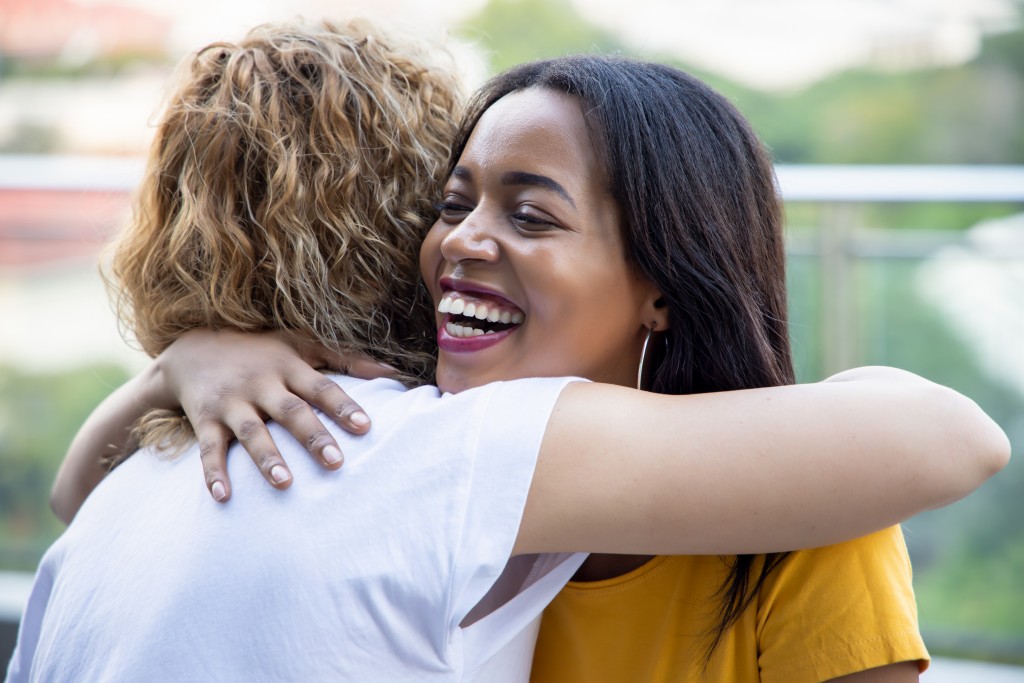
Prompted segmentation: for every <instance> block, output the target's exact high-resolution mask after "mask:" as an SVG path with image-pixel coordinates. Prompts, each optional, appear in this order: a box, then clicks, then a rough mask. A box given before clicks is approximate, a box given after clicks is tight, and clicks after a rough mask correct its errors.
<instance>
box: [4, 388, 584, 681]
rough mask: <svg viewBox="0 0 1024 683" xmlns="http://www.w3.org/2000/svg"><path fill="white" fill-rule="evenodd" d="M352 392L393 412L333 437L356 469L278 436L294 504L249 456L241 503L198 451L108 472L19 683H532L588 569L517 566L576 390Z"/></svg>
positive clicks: (65, 552) (45, 594) (19, 659)
mask: <svg viewBox="0 0 1024 683" xmlns="http://www.w3.org/2000/svg"><path fill="white" fill-rule="evenodd" d="M335 379H336V380H337V381H338V382H339V383H340V384H341V385H342V386H343V387H344V388H345V390H346V391H347V392H348V393H349V394H350V395H351V396H352V397H353V398H354V399H355V400H356V401H357V402H359V403H360V404H361V405H362V406H363V407H364V408H365V409H366V411H367V413H368V414H369V415H370V416H371V417H372V419H373V428H372V429H371V430H370V432H369V433H368V434H366V435H364V436H359V437H353V436H351V435H348V434H346V433H344V432H342V431H340V430H339V429H335V428H332V433H333V434H334V436H335V438H337V439H338V442H339V443H340V445H341V447H342V450H343V452H344V453H345V465H344V467H342V468H341V469H340V470H338V471H333V472H332V471H327V470H325V469H323V468H321V467H320V465H319V464H317V463H316V462H314V461H313V459H312V457H310V456H309V455H308V453H306V452H305V451H304V449H303V448H302V447H301V446H300V445H299V444H298V443H297V442H296V441H295V440H294V439H293V438H292V437H290V436H289V435H288V434H287V433H286V432H285V431H284V430H283V429H282V428H281V427H280V426H278V425H274V424H271V425H270V430H271V433H272V435H273V436H274V439H275V441H276V442H277V444H278V445H279V447H280V449H281V452H282V455H284V457H285V459H286V460H287V462H288V464H289V467H290V468H291V470H292V472H293V475H294V483H293V485H292V487H291V488H290V489H288V490H286V491H275V490H274V489H272V488H271V487H270V486H269V485H268V484H267V483H266V482H265V481H263V479H262V477H261V475H260V473H259V472H258V470H257V469H256V468H255V467H254V466H253V464H252V462H250V460H249V457H248V456H247V455H246V454H245V453H244V452H242V450H241V448H240V447H238V446H237V445H235V446H234V447H232V449H231V451H230V453H229V464H228V468H229V473H230V476H231V481H232V498H231V500H230V501H229V502H228V503H226V504H223V505H222V504H218V503H215V502H214V501H213V500H212V499H211V498H210V496H209V494H208V493H207V491H206V488H205V487H204V486H203V482H202V475H201V471H200V469H201V468H200V461H199V458H198V456H197V449H196V448H195V447H193V448H192V449H190V450H189V451H187V452H186V453H185V454H183V455H182V456H181V457H179V458H177V459H171V460H168V459H161V458H159V457H157V456H156V455H154V454H152V453H148V452H141V453H138V454H136V455H134V456H133V457H131V458H129V459H128V461H127V462H125V463H124V464H122V465H121V466H120V467H119V468H118V469H117V470H115V471H114V472H113V473H112V474H111V475H110V476H109V477H107V478H106V479H105V480H104V481H103V483H102V484H100V486H99V487H98V488H97V489H96V490H95V491H94V492H93V494H92V495H91V496H90V497H89V499H88V500H86V502H85V504H84V505H83V506H82V509H81V510H80V511H79V513H78V515H77V516H76V517H75V520H74V522H73V523H72V524H71V526H70V527H69V528H68V529H67V531H66V532H65V533H64V535H63V536H61V538H60V539H58V540H57V541H56V542H55V543H54V545H53V546H52V547H51V548H50V549H49V550H48V551H47V553H46V555H45V556H44V557H43V560H42V562H41V564H40V568H39V571H38V573H37V575H36V581H35V585H34V587H33V590H32V593H31V596H30V598H29V603H28V606H27V608H26V611H25V614H24V616H23V619H22V625H21V631H20V634H19V638H18V640H19V642H18V645H17V648H16V650H15V653H14V658H13V659H12V661H11V665H10V669H9V671H8V680H9V681H22V680H31V681H47V682H57V681H76V682H77V681H175V682H181V681H255V680H258V681H327V680H331V681H359V682H363V681H385V682H388V683H391V682H399V681H417V682H422V681H465V680H487V681H501V680H510V681H511V680H525V679H526V677H527V676H528V673H529V665H530V657H531V655H532V647H533V639H534V638H535V636H536V628H537V623H538V620H539V615H540V613H541V611H542V610H543V608H544V606H545V605H546V604H547V603H548V602H549V601H550V600H551V599H552V598H553V597H554V595H555V594H556V593H557V592H558V590H559V589H560V588H561V587H562V585H563V584H564V583H565V582H566V581H567V580H568V579H569V578H570V577H571V575H572V574H573V572H575V570H576V568H577V567H578V566H579V564H580V563H581V562H582V560H583V556H582V555H578V554H577V555H568V554H566V555H544V556H539V557H537V558H526V559H520V558H516V560H515V561H513V562H512V563H509V556H510V554H511V551H512V546H513V543H514V541H515V538H516V534H517V532H518V528H519V522H520V519H521V517H522V512H523V507H524V504H525V501H526V495H527V492H528V490H529V487H530V481H531V479H532V476H533V470H534V465H535V463H536V458H537V452H538V450H539V447H540V442H541V438H542V436H543V433H544V429H545V427H546V425H547V421H548V417H549V415H550V413H551V409H552V407H553V405H554V403H555V400H556V398H557V397H558V394H559V393H560V392H561V390H562V388H563V387H564V386H565V385H566V384H567V383H569V382H571V381H573V380H571V379H529V380H517V381H514V382H503V383H495V384H490V385H487V386H485V387H482V388H480V389H475V390H472V391H466V392H464V393H461V394H458V395H450V394H445V395H443V396H442V395H441V394H440V393H439V391H438V390H437V388H436V387H421V388H418V389H414V390H411V391H407V390H405V389H404V388H403V387H402V386H401V385H399V384H398V383H396V382H393V381H390V380H373V381H369V382H363V381H360V380H355V379H352V378H344V377H341V378H335ZM324 422H325V424H328V425H330V424H331V423H330V422H329V421H328V420H326V419H325V420H324ZM506 565H508V571H505V569H506ZM503 571H505V573H504V575H503ZM499 577H501V581H500V582H499ZM485 596H487V600H486V601H484V602H483V605H482V609H480V608H478V609H477V610H473V608H474V606H476V605H477V604H478V603H481V601H482V600H483V598H484V597H485ZM471 610H473V614H472V616H470V612H471ZM467 616H469V618H468V619H467ZM464 621H465V622H466V623H470V622H472V623H471V625H469V626H467V627H465V628H463V627H460V624H462V623H463V622H464Z"/></svg>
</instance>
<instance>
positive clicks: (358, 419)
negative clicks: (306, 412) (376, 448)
mask: <svg viewBox="0 0 1024 683" xmlns="http://www.w3.org/2000/svg"><path fill="white" fill-rule="evenodd" d="M295 374H296V378H297V379H296V383H295V384H294V385H290V386H289V389H291V390H292V391H293V392H294V393H295V395H296V396H298V397H299V398H301V399H302V400H304V401H306V402H307V403H310V404H312V405H314V406H316V407H317V408H319V409H320V410H321V411H323V412H324V413H325V414H326V415H328V416H329V417H330V418H331V419H332V420H334V421H335V422H336V423H337V424H338V426H339V427H341V428H342V429H344V430H345V431H346V432H349V433H352V434H365V433H366V431H367V430H368V429H369V428H370V418H369V416H367V414H366V412H365V411H364V410H363V409H362V408H361V407H360V406H359V404H358V403H356V402H355V401H353V400H352V399H351V398H350V397H349V395H348V394H346V393H345V390H344V389H342V388H341V387H339V386H338V385H337V383H336V382H334V380H332V379H330V378H329V377H324V376H323V375H321V374H320V373H319V372H316V371H315V370H310V369H309V368H308V367H307V368H305V372H303V373H302V374H301V376H299V373H295Z"/></svg>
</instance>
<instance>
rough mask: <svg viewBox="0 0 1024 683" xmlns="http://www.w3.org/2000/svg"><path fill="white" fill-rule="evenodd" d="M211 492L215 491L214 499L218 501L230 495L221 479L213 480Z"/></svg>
mask: <svg viewBox="0 0 1024 683" xmlns="http://www.w3.org/2000/svg"><path fill="white" fill-rule="evenodd" d="M210 492H211V493H213V499H214V500H215V501H217V502H218V503H219V502H221V501H222V500H224V499H225V498H227V497H228V492H227V491H225V490H224V484H222V483H220V482H219V481H215V482H213V486H211V487H210Z"/></svg>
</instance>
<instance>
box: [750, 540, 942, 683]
mask: <svg viewBox="0 0 1024 683" xmlns="http://www.w3.org/2000/svg"><path fill="white" fill-rule="evenodd" d="M757 640H758V643H759V650H760V651H761V659H762V667H763V671H764V673H765V677H764V679H763V680H765V681H776V680H777V681H800V680H826V679H829V678H834V677H837V676H841V675H846V674H849V673H855V672H858V671H864V670H867V669H871V668H875V667H879V666H886V665H888V664H893V663H895V662H901V661H912V660H920V661H927V658H928V653H927V650H926V649H925V647H924V642H923V640H922V639H921V635H920V632H919V629H918V624H917V605H916V602H915V600H914V590H913V586H912V584H911V568H910V559H909V557H908V555H907V549H906V544H905V543H904V540H903V532H902V530H901V529H900V528H899V527H898V526H894V527H889V528H887V529H883V530H882V531H878V532H876V533H873V534H869V535H868V536H864V537H861V538H857V539H854V540H852V541H847V542H845V543H838V544H836V545H831V546H826V547H822V548H814V549H810V550H801V551H797V552H793V553H790V554H789V555H788V556H787V557H786V559H785V560H784V561H783V562H782V563H781V564H780V565H779V566H778V567H777V568H776V570H775V571H774V572H773V573H772V575H771V576H770V577H769V579H768V581H767V582H766V583H765V586H764V588H763V589H762V591H761V594H760V596H759V598H758V614H757ZM797 663H800V664H799V665H798V664H797Z"/></svg>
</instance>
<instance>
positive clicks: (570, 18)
mask: <svg viewBox="0 0 1024 683" xmlns="http://www.w3.org/2000/svg"><path fill="white" fill-rule="evenodd" d="M458 33H459V34H460V35H461V36H463V37H464V38H467V39H469V40H471V41H473V42H474V43H475V44H476V45H478V46H479V47H480V48H481V49H482V50H483V52H484V54H485V55H486V56H487V58H488V61H489V64H490V67H491V72H492V73H498V72H499V71H503V70H505V69H507V68H509V67H510V66H514V65H516V64H521V63H523V62H529V61H533V60H535V59H544V58H549V57H560V56H563V55H568V54H575V53H580V52H602V53H607V52H619V51H622V50H624V49H625V48H624V46H623V45H622V43H621V42H619V41H618V40H617V39H616V38H615V37H614V36H612V35H611V34H610V33H608V32H606V31H603V30H601V29H599V28H597V27H595V26H593V25H591V24H589V23H587V22H586V21H584V20H583V19H582V18H581V17H580V16H579V14H577V13H576V11H575V10H574V9H573V8H572V5H570V4H569V2H568V0H491V2H489V3H487V4H486V5H484V7H483V8H482V9H481V10H480V11H479V12H478V13H477V14H475V15H473V16H471V17H469V18H468V19H466V20H465V21H464V22H463V23H462V24H461V26H460V27H459V29H458Z"/></svg>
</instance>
